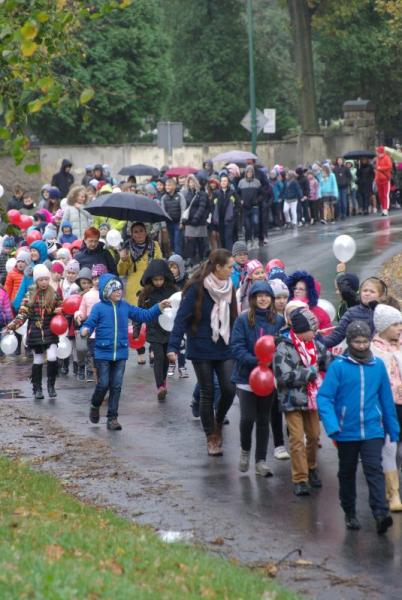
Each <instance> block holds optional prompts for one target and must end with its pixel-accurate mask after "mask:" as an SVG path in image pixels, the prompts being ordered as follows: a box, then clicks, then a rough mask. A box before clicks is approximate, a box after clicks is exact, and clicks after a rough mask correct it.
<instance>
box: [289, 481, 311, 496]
mask: <svg viewBox="0 0 402 600" xmlns="http://www.w3.org/2000/svg"><path fill="white" fill-rule="evenodd" d="M293 493H294V495H295V496H310V490H309V487H308V485H307V482H306V481H301V482H300V483H295V484H294V487H293Z"/></svg>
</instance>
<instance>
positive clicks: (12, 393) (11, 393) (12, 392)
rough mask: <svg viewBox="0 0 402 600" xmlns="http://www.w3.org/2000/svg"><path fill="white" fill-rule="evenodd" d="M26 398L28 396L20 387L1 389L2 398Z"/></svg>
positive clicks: (0, 396)
mask: <svg viewBox="0 0 402 600" xmlns="http://www.w3.org/2000/svg"><path fill="white" fill-rule="evenodd" d="M25 398H26V396H24V394H23V393H22V392H21V390H18V389H14V388H9V389H5V390H4V389H3V390H0V400H19V399H25Z"/></svg>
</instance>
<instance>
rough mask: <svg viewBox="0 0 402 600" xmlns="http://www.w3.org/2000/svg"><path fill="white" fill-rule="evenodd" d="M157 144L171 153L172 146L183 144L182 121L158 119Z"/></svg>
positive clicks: (179, 146) (177, 146) (176, 146)
mask: <svg viewBox="0 0 402 600" xmlns="http://www.w3.org/2000/svg"><path fill="white" fill-rule="evenodd" d="M158 146H159V148H165V150H167V151H168V152H169V154H171V151H172V148H181V147H182V146H183V123H181V122H180V121H178V122H176V123H175V122H173V121H160V122H159V123H158Z"/></svg>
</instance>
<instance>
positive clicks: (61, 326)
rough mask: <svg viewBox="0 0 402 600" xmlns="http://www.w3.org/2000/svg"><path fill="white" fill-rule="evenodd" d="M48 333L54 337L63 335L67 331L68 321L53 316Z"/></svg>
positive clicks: (58, 316)
mask: <svg viewBox="0 0 402 600" xmlns="http://www.w3.org/2000/svg"><path fill="white" fill-rule="evenodd" d="M50 331H51V332H52V333H54V335H63V333H67V331H68V321H67V319H66V317H63V315H55V316H54V317H53V319H52V320H51V321H50Z"/></svg>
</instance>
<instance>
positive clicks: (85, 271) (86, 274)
mask: <svg viewBox="0 0 402 600" xmlns="http://www.w3.org/2000/svg"><path fill="white" fill-rule="evenodd" d="M80 279H89V281H92V271H91V269H89V268H88V267H83V268H82V269H81V270H80V271H79V273H78V276H77V281H79V280H80Z"/></svg>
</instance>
